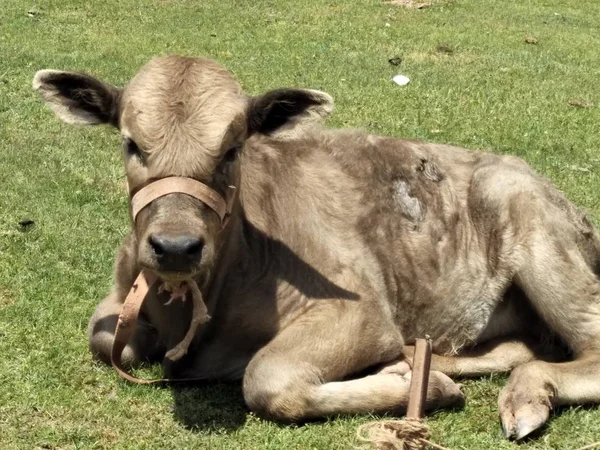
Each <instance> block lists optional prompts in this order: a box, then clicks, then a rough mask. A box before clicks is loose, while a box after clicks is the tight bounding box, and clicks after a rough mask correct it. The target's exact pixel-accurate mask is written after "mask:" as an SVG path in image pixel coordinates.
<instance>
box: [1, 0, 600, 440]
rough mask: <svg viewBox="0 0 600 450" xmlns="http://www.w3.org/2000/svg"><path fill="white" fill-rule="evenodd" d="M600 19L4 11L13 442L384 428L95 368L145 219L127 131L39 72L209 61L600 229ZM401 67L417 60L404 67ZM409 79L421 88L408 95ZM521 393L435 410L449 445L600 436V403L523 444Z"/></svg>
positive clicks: (318, 6) (571, 3) (489, 1)
mask: <svg viewBox="0 0 600 450" xmlns="http://www.w3.org/2000/svg"><path fill="white" fill-rule="evenodd" d="M28 11H29V14H28ZM599 21H600V2H598V1H597V0H523V1H519V2H516V1H508V0H455V1H442V2H438V3H437V4H436V5H434V6H432V7H430V8H426V9H423V10H407V9H402V8H398V7H394V6H389V5H385V4H383V3H382V2H381V1H380V0H365V1H356V0H355V1H352V0H332V1H327V2H320V1H311V0H297V1H295V2H288V1H284V0H252V1H250V0H243V1H242V0H165V1H162V0H118V1H117V0H103V1H87V2H86V1H77V0H40V1H39V2H37V3H33V0H30V1H26V2H24V1H22V0H2V2H1V5H0V24H1V25H0V58H1V60H0V183H1V184H0V448H2V449H6V450H8V449H32V448H40V449H75V448H77V449H79V448H86V449H88V448H107V449H138V448H139V449H142V448H144V449H145V448H165V449H166V448H172V449H186V448H206V449H221V448H223V449H346V448H353V446H355V445H357V441H356V440H355V437H354V436H355V430H356V428H357V426H358V425H360V424H362V423H365V422H367V421H368V420H370V419H371V418H370V417H366V416H360V417H350V418H338V419H335V420H328V421H324V422H318V423H312V424H308V425H305V426H291V427H290V426H279V425H276V424H274V423H270V422H266V421H263V420H260V419H258V418H256V417H255V416H253V415H252V414H249V413H248V412H247V411H246V409H245V408H244V405H243V401H242V397H241V390H240V387H239V386H238V385H219V384H217V385H211V386H207V387H198V388H195V389H180V390H171V389H168V388H152V387H144V386H133V385H129V384H127V383H124V382H122V381H120V380H119V379H118V378H117V376H116V374H115V373H114V372H113V371H111V369H109V368H107V367H105V366H102V365H98V364H95V363H93V362H92V360H91V358H90V355H89V354H88V351H87V345H86V335H85V329H86V322H87V320H88V317H89V316H90V314H91V313H92V311H93V309H94V307H95V305H96V303H97V302H98V301H99V300H100V299H101V298H102V297H103V295H105V294H106V292H107V290H108V289H109V286H110V280H111V266H112V258H113V255H114V253H115V250H116V248H117V246H118V244H119V241H120V239H121V238H122V237H123V235H124V233H125V232H126V229H127V225H128V220H127V213H126V200H125V192H124V186H123V171H122V169H121V165H120V160H119V159H120V157H119V152H118V150H117V148H118V138H117V136H116V134H115V133H114V132H113V131H112V130H110V129H106V128H96V129H82V128H72V127H68V126H66V125H63V124H61V123H59V121H58V120H56V119H55V118H54V117H53V115H52V114H51V112H50V111H49V110H48V109H46V108H45V107H44V106H43V105H42V103H41V102H40V101H39V100H38V99H37V98H36V97H35V96H34V95H33V93H32V92H31V88H30V83H31V78H32V76H33V74H34V71H35V70H37V69H42V68H60V69H78V70H85V71H89V72H92V73H94V74H97V75H98V76H101V77H104V78H106V79H108V80H111V81H112V82H114V83H117V84H118V83H125V82H126V81H127V80H128V78H129V77H130V76H131V75H132V74H133V73H134V72H135V71H136V70H137V68H138V67H139V66H140V65H141V64H143V63H144V62H145V61H146V60H148V59H149V58H150V57H151V56H152V55H156V54H167V53H178V54H186V55H206V56H209V57H213V58H216V59H218V60H220V61H221V62H222V63H223V64H225V65H226V66H227V67H228V68H229V69H230V70H232V71H233V72H234V73H235V74H236V76H237V77H238V79H239V80H240V81H241V83H242V84H243V86H244V87H245V89H246V90H247V91H248V92H250V93H259V92H261V91H264V90H266V89H270V88H275V87H281V86H305V87H312V88H319V89H323V90H325V91H327V92H329V93H331V94H332V95H333V96H334V97H335V99H336V105H337V110H336V113H335V115H334V116H333V118H332V120H331V121H330V124H331V126H336V127H360V128H365V129H368V130H370V131H372V132H377V133H382V134H391V135H397V136H406V137H411V138H420V139H425V140H432V141H438V142H445V143H453V144H458V145H462V146H465V147H470V148H478V149H485V150H492V151H496V152H503V153H512V154H515V155H519V156H521V157H523V158H525V159H526V160H527V161H529V162H530V163H531V164H532V165H533V167H535V168H536V169H537V170H538V171H539V172H541V173H543V174H545V175H546V176H548V177H549V178H551V179H552V180H553V181H554V182H555V183H557V185H558V186H559V187H560V188H561V189H562V190H563V191H565V192H566V194H567V195H568V197H569V198H571V199H572V200H573V201H574V202H575V203H577V204H578V205H580V206H582V207H584V208H586V209H587V210H588V211H589V212H590V215H591V217H592V219H593V220H594V221H595V222H596V223H598V218H599V217H600V171H599V170H598V169H599V166H600V152H599V146H600V136H599V133H598V129H599V128H598V127H599V126H600V107H599V106H598V104H599V103H600V83H599V81H600V51H599V49H600V32H599V30H600V28H599V27H600V25H599V23H600V22H599ZM528 37H533V38H536V39H537V44H528V43H526V42H525V39H526V38H528ZM440 45H444V46H447V47H449V48H450V49H451V52H450V53H449V52H448V51H441V50H443V49H438V46H440ZM394 56H399V57H401V58H402V62H401V63H400V65H399V66H392V65H390V64H389V63H388V59H389V58H391V57H394ZM397 73H402V74H405V75H407V76H409V77H410V78H411V80H412V81H411V83H410V84H409V85H408V86H405V87H399V86H396V85H394V84H393V83H391V82H390V81H389V80H390V77H391V76H392V75H395V74H397ZM571 100H577V101H580V102H587V103H590V104H592V105H593V106H592V107H589V108H579V107H576V106H572V105H570V104H569V101H571ZM24 219H30V220H33V221H34V222H35V224H33V225H30V226H20V225H19V222H20V221H22V220H24ZM599 376H600V375H599ZM504 381H505V378H504V377H493V378H486V379H480V380H472V381H467V382H466V383H465V387H464V389H465V392H466V395H467V397H468V404H467V407H466V408H465V409H464V410H463V411H458V412H439V413H437V414H434V415H432V416H430V417H429V418H428V423H429V424H430V425H431V427H432V429H433V439H434V441H436V442H438V443H440V444H443V445H445V446H447V447H449V448H452V449H510V448H517V447H518V448H523V449H546V448H547V449H572V448H576V447H579V446H583V445H584V444H587V443H590V442H593V441H596V440H600V411H599V410H597V409H596V408H584V407H576V408H569V409H564V410H561V411H560V412H558V413H557V414H556V415H555V417H553V420H552V421H551V423H550V425H549V426H548V427H547V428H546V429H545V430H544V433H543V434H542V435H541V436H540V437H538V438H536V439H533V440H530V441H528V442H526V443H524V444H522V445H517V444H514V443H510V442H508V441H505V440H504V439H502V437H501V435H500V428H499V426H498V419H497V411H496V397H497V395H498V392H499V389H500V388H501V386H502V384H503V382H504Z"/></svg>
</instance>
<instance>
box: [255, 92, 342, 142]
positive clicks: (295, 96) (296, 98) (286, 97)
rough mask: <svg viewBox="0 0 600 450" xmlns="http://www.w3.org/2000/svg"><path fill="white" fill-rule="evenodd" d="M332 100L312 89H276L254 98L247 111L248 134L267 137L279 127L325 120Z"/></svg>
mask: <svg viewBox="0 0 600 450" xmlns="http://www.w3.org/2000/svg"><path fill="white" fill-rule="evenodd" d="M332 111H333V98H331V96H330V95H329V94H327V93H325V92H322V91H317V90H313V89H278V90H275V91H270V92H267V93H266V94H264V95H262V96H259V97H254V98H252V99H251V100H250V105H249V109H248V134H254V133H261V134H271V133H274V132H276V131H278V130H280V129H282V128H289V127H290V126H295V125H297V124H301V123H308V122H315V121H320V120H323V119H325V118H326V117H327V116H329V115H330V114H331V112H332Z"/></svg>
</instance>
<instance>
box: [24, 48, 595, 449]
mask: <svg viewBox="0 0 600 450" xmlns="http://www.w3.org/2000/svg"><path fill="white" fill-rule="evenodd" d="M33 85H34V88H35V89H36V90H37V91H38V92H39V93H40V94H41V95H42V97H43V98H44V99H45V100H46V102H47V103H48V104H49V105H50V106H51V107H52V108H53V109H54V111H55V112H56V113H57V115H58V116H59V117H60V118H61V119H63V120H64V121H66V122H68V123H74V124H111V125H113V126H115V127H117V128H118V129H119V131H120V133H121V135H122V139H123V158H124V161H125V169H126V172H127V181H128V189H129V195H130V198H131V197H132V196H133V195H134V194H136V193H137V192H138V191H140V190H141V189H143V188H144V187H146V186H148V185H149V184H151V183H153V182H155V181H157V180H161V179H164V178H168V177H185V178H190V179H193V180H197V181H200V182H202V183H203V184H205V185H207V186H209V187H210V188H211V189H212V190H214V191H216V192H217V193H219V194H220V195H221V196H225V195H226V191H227V188H228V186H230V185H233V186H235V187H236V188H237V189H236V190H235V192H236V194H235V198H234V199H233V209H232V212H231V216H230V218H229V220H228V222H227V225H226V226H225V227H222V225H221V220H220V217H219V216H218V214H216V213H215V211H214V209H213V208H210V207H209V206H207V204H205V203H203V202H202V201H200V200H198V199H197V198H194V197H193V196H190V195H187V194H185V193H171V194H168V195H164V196H162V197H159V198H157V199H156V200H154V201H152V202H151V203H150V204H149V205H147V206H145V207H144V208H143V209H142V210H141V211H139V213H137V217H136V218H135V220H133V218H132V229H131V232H130V233H129V235H128V236H127V237H126V238H125V240H124V242H123V245H122V246H121V249H120V251H119V252H118V255H117V258H116V270H115V286H114V288H113V290H112V292H111V293H110V295H109V296H108V297H106V298H105V299H104V300H103V301H102V302H101V303H100V304H99V306H98V307H97V309H96V312H95V313H94V315H93V316H92V318H91V320H90V323H89V342H90V348H91V350H92V352H93V353H94V355H96V356H97V357H98V358H100V359H102V360H108V359H109V355H110V349H111V345H112V342H113V336H114V330H115V325H116V319H117V315H118V313H119V310H120V308H121V306H122V303H123V300H124V298H125V296H126V294H127V292H128V290H129V289H130V287H131V285H132V283H133V281H134V278H135V277H136V275H137V274H138V273H139V272H140V270H142V269H145V270H148V271H151V272H152V273H154V274H155V275H156V276H157V277H159V278H160V279H162V280H163V281H165V282H168V283H172V284H173V283H177V282H179V281H181V280H184V279H187V280H189V279H193V280H194V281H195V282H196V283H197V285H198V286H199V287H200V290H201V293H202V297H203V298H204V300H205V302H206V305H207V308H208V313H209V314H210V316H211V317H212V319H211V320H210V321H209V322H207V323H205V324H203V325H201V326H200V328H199V329H198V332H197V333H196V335H195V338H194V339H193V341H192V343H191V346H190V348H189V351H188V353H187V355H186V356H185V357H183V358H182V359H181V360H179V361H177V362H172V361H169V360H168V359H165V358H164V355H165V350H166V349H169V348H171V347H173V345H174V344H176V343H177V342H179V341H180V340H181V339H182V337H183V335H184V334H185V332H186V330H187V327H188V324H189V322H190V315H191V314H190V305H189V304H185V303H184V304H182V303H171V304H169V305H168V306H166V305H165V303H166V302H167V301H168V299H169V294H168V293H163V292H159V291H158V290H157V289H156V287H154V288H152V289H151V292H150V294H149V296H148V298H147V301H146V303H145V304H144V309H143V311H142V319H141V322H140V325H139V326H138V328H137V331H136V334H135V337H134V339H133V340H132V341H131V342H130V343H129V345H128V346H127V347H126V349H125V353H124V355H125V358H126V360H127V361H128V362H129V363H130V364H136V363H139V362H141V361H145V360H161V359H163V360H164V362H165V370H166V372H167V373H168V375H169V376H171V377H199V378H205V379H243V392H244V399H245V401H246V404H247V405H248V407H249V408H250V409H251V410H253V411H255V412H256V413H257V414H260V415H262V416H265V417H269V418H272V419H276V420H281V421H300V420H305V419H311V418H318V417H323V416H332V415H337V414H350V413H352V414H354V413H365V412H376V413H383V412H395V413H402V412H403V411H404V410H405V408H406V404H407V397H408V387H409V379H410V366H409V365H408V363H407V362H406V361H407V359H406V358H407V357H408V356H410V354H411V352H412V344H413V343H414V341H415V338H417V337H420V336H424V335H425V334H428V335H429V336H430V337H431V339H432V340H433V348H434V353H435V355H434V358H433V361H432V367H433V369H434V370H433V371H432V373H431V375H430V384H429V385H430V387H429V393H428V397H427V407H428V408H437V407H446V406H451V405H457V404H461V403H462V402H463V396H462V393H461V392H460V389H459V387H458V385H456V384H454V382H453V381H452V380H451V379H450V378H449V377H451V376H477V375H483V374H488V373H492V372H508V371H511V370H512V374H511V376H510V378H509V380H508V384H507V386H506V387H505V388H504V389H503V391H502V393H501V394H500V398H499V410H500V417H501V421H502V425H503V429H504V433H505V435H506V436H507V437H514V438H522V437H524V436H525V435H527V434H529V433H530V432H532V431H533V430H535V429H537V428H539V427H540V426H542V425H543V424H544V423H545V422H546V420H547V419H548V417H549V413H550V411H551V409H552V408H553V407H555V406H557V405H564V404H578V403H588V402H591V403H596V402H600V378H599V377H598V373H599V372H598V371H599V370H600V281H599V278H598V273H599V271H600V241H599V238H598V233H597V232H596V230H595V229H594V228H593V226H592V225H591V224H590V222H589V221H588V220H587V219H586V217H585V215H584V214H583V213H581V212H580V211H578V210H577V209H576V208H575V207H574V206H573V205H572V204H571V203H569V202H568V201H567V200H566V199H565V197H564V196H563V195H562V194H561V193H560V192H559V191H558V190H557V189H555V188H554V187H553V186H552V185H551V184H550V183H549V182H548V181H546V180H545V179H543V178H541V177H539V176H538V175H536V174H534V173H533V172H532V171H531V169H530V168H529V167H528V166H527V164H526V163H525V162H523V161H522V160H520V159H518V158H515V157H512V156H501V155H495V154H489V153H482V152H472V151H468V150H465V149H462V148H458V147H451V146H447V145H440V144H428V143H421V142H414V141H408V140H402V139H397V138H391V137H382V136H374V135H369V134H365V133H363V132H360V131H346V130H344V131H337V130H328V129H325V128H323V127H322V125H321V123H322V121H323V119H324V118H325V117H327V116H328V115H329V114H330V113H331V111H332V109H333V101H332V98H331V97H330V96H329V95H327V94H326V93H324V92H320V91H315V90H302V89H282V90H276V91H272V92H268V93H266V94H264V95H262V96H258V97H249V96H247V95H244V94H243V92H242V91H241V89H240V87H239V85H238V84H237V83H236V81H234V79H233V78H232V76H231V75H230V74H229V73H228V72H227V71H226V70H224V69H223V68H222V67H221V66H220V65H219V64H217V63H216V62H214V61H210V60H207V59H197V58H183V57H177V56H169V57H160V58H155V59H153V60H152V61H150V62H149V63H148V64H147V65H146V66H144V67H143V68H142V69H141V71H140V72H139V73H138V74H137V75H136V76H135V77H134V78H133V79H132V80H131V82H130V83H129V84H128V85H127V87H125V88H124V89H120V88H117V87H114V86H112V85H109V84H106V83H104V82H102V81H99V80H97V79H95V78H92V77H90V76H88V75H84V74H80V73H72V72H59V71H52V70H43V71H40V72H38V73H37V74H36V76H35V79H34V82H33ZM187 303H189V302H187Z"/></svg>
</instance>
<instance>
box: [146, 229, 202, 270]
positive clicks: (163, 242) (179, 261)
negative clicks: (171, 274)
mask: <svg viewBox="0 0 600 450" xmlns="http://www.w3.org/2000/svg"><path fill="white" fill-rule="evenodd" d="M148 243H149V244H150V247H151V248H152V251H153V252H154V256H155V257H156V261H157V262H158V263H159V265H160V266H161V269H163V270H170V271H180V272H185V271H188V270H189V269H190V265H191V264H193V263H196V262H198V261H199V260H200V258H201V257H202V248H203V247H204V242H203V240H202V239H201V238H198V237H195V236H189V235H177V236H172V235H167V234H152V235H150V237H149V238H148Z"/></svg>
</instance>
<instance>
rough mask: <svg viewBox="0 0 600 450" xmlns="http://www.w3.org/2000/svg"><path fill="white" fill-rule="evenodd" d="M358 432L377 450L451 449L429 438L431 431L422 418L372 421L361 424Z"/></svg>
mask: <svg viewBox="0 0 600 450" xmlns="http://www.w3.org/2000/svg"><path fill="white" fill-rule="evenodd" d="M356 433H357V437H358V439H359V440H360V441H362V442H365V443H367V444H370V445H371V446H372V448H374V449H376V450H423V449H426V448H427V447H431V448H434V449H438V450H450V449H448V448H446V447H442V446H441V445H437V444H434V443H433V442H430V441H428V440H427V439H428V438H429V436H431V431H429V427H428V426H427V425H426V424H425V423H424V422H423V421H422V420H421V419H413V418H407V419H403V420H381V421H377V422H370V423H366V424H364V425H361V426H360V427H359V428H358V430H357V432H356Z"/></svg>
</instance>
